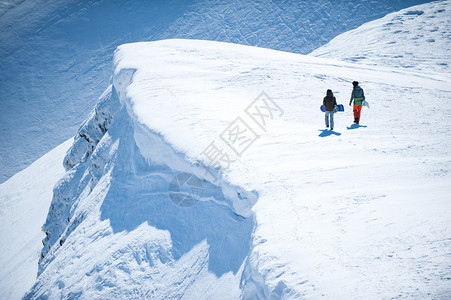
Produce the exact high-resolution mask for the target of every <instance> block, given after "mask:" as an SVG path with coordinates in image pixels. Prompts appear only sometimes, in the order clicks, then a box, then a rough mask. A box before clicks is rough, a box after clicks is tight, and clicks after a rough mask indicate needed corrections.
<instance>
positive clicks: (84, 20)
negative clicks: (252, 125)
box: [0, 0, 426, 182]
mask: <svg viewBox="0 0 451 300" xmlns="http://www.w3.org/2000/svg"><path fill="white" fill-rule="evenodd" d="M424 2H426V1H423V0H380V1H370V0H351V1H330V0H320V1H297V0H296V1H295V0H290V1H283V2H282V1H270V0H251V1H249V0H230V1H220V0H209V1H205V0H197V1H187V0H186V1H182V0H153V1H144V0H142V1H139V0H130V1H98V0H86V1H75V0H58V1H43V0H25V1H21V0H17V1H1V3H0V41H1V42H0V70H1V72H0V91H1V92H0V93H1V94H0V95H1V98H0V141H1V142H0V145H1V151H0V166H1V168H0V182H3V181H5V180H6V179H7V178H8V177H10V176H12V175H13V174H15V173H17V172H18V171H19V170H21V169H23V168H24V167H25V166H27V165H29V164H30V163H31V162H32V161H34V160H36V159H37V158H39V157H40V156H42V155H43V154H44V153H46V152H47V151H49V150H50V149H52V148H54V147H55V146H57V145H58V144H60V143H62V142H63V141H65V140H66V139H67V138H69V137H71V136H72V135H73V133H74V132H76V129H77V128H78V127H79V125H80V123H81V122H82V120H83V119H85V118H86V116H87V115H88V113H89V111H90V110H91V108H92V107H93V106H94V104H95V101H96V99H97V97H98V96H99V95H100V94H101V92H102V91H103V90H104V89H105V88H106V87H107V86H108V85H109V84H110V75H111V60H112V53H113V51H114V49H116V47H117V46H119V45H120V44H123V43H130V42H137V41H152V40H159V39H165V38H195V39H206V40H217V41H225V42H233V43H240V44H247V45H254V46H261V47H267V48H272V49H277V50H285V51H290V52H298V53H309V52H310V51H312V50H314V49H316V48H317V47H319V46H321V45H324V44H325V43H327V42H328V41H329V40H331V39H332V38H333V37H335V36H336V35H337V34H339V33H342V32H345V31H347V30H350V29H353V28H355V27H357V26H359V25H361V24H363V23H364V22H367V21H370V20H374V19H377V18H380V17H382V16H383V15H385V14H387V13H389V12H393V11H397V10H399V9H402V8H405V7H408V6H411V5H414V4H419V3H424Z"/></svg>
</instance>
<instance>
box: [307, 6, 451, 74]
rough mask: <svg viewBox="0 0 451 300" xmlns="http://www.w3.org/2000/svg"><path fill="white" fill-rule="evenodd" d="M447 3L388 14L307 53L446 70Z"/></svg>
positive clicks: (450, 23)
mask: <svg viewBox="0 0 451 300" xmlns="http://www.w3.org/2000/svg"><path fill="white" fill-rule="evenodd" d="M450 5H451V2H450V1H435V2H431V3H428V4H427V5H418V6H414V7H410V8H407V9H403V10H401V11H400V12H396V13H391V14H388V15H387V16H385V17H383V18H381V19H378V20H375V21H372V22H369V23H366V24H364V25H362V26H360V27H358V28H357V29H354V30H351V31H348V32H346V33H344V34H341V35H339V36H337V37H336V38H334V39H333V40H332V41H330V42H329V43H328V44H327V45H325V46H322V47H320V48H319V49H316V50H315V51H313V52H312V53H311V55H314V56H318V57H328V58H333V59H341V60H344V61H349V62H355V63H362V64H369V65H376V66H381V65H385V66H389V67H392V68H410V69H415V70H419V71H422V72H424V73H434V72H435V73H440V72H443V73H448V74H449V73H450V70H451V69H450V65H451V43H450V42H449V40H450V39H451V10H450ZM357 41H358V42H357Z"/></svg>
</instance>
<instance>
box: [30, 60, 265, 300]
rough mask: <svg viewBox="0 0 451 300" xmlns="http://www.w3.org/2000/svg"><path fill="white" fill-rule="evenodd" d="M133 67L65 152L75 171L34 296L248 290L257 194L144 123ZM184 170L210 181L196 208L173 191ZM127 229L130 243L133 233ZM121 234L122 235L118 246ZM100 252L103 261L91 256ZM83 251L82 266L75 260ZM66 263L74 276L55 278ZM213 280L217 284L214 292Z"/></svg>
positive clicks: (59, 192) (52, 226)
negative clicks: (134, 96)
mask: <svg viewBox="0 0 451 300" xmlns="http://www.w3.org/2000/svg"><path fill="white" fill-rule="evenodd" d="M133 74H134V70H131V69H123V70H119V71H118V72H117V74H116V75H115V78H114V84H113V86H112V87H110V88H108V89H107V90H106V91H105V93H104V94H103V96H102V97H101V98H100V100H99V102H98V104H97V106H96V108H95V109H94V110H93V112H92V113H91V115H90V117H89V118H88V119H87V120H86V121H85V122H84V124H83V125H82V126H81V127H80V129H79V133H78V136H77V138H76V139H75V141H74V144H73V145H72V147H71V149H69V151H68V153H67V155H66V158H65V160H64V162H65V167H66V169H68V170H69V172H68V173H67V174H66V175H65V177H64V178H63V179H61V180H60V181H59V182H58V184H57V185H56V187H55V189H54V198H53V201H52V204H51V208H50V210H49V215H48V218H47V221H46V224H45V225H44V227H43V230H44V231H45V233H46V238H45V239H44V241H43V243H44V248H43V250H42V254H41V260H40V263H39V276H40V277H39V278H40V280H38V282H37V284H36V285H35V287H34V288H33V289H32V290H31V292H30V293H28V294H27V295H26V297H25V298H26V299H28V298H30V299H34V298H39V297H51V298H52V297H55V296H56V295H59V296H62V297H69V298H71V297H77V296H83V297H88V298H89V297H91V296H92V297H95V298H98V297H100V298H110V297H112V296H113V295H114V296H118V295H119V296H120V297H138V298H141V297H146V298H149V297H150V298H157V299H168V298H169V299H173V298H180V297H182V296H183V295H184V296H186V295H190V294H192V295H193V296H192V297H194V298H199V297H200V298H210V297H211V295H215V297H216V296H220V295H223V296H222V297H221V298H231V299H233V298H237V297H239V295H240V278H241V275H240V274H241V273H242V272H243V268H244V264H245V262H246V259H247V256H248V255H249V253H250V246H251V234H252V232H253V229H254V219H253V216H252V213H251V211H250V208H251V207H252V205H253V204H255V202H256V199H257V195H256V193H255V192H252V191H246V190H244V189H242V188H240V187H237V186H231V185H230V184H227V183H226V182H222V183H216V184H213V183H210V182H209V181H207V180H206V179H205V171H206V170H207V169H208V168H207V167H200V166H196V165H192V164H191V163H190V162H188V161H187V160H186V158H185V157H184V155H183V154H181V153H178V152H177V151H175V150H174V149H173V148H172V147H171V146H170V145H169V144H167V143H166V142H165V141H164V138H163V137H162V136H161V135H159V134H158V133H156V132H152V131H151V130H149V128H147V127H145V126H144V125H142V124H140V123H139V122H137V121H136V120H135V119H134V117H133V113H132V109H131V106H130V105H131V103H130V99H129V98H128V97H127V96H125V95H126V90H127V87H128V85H129V84H130V83H131V82H132V76H133ZM120 107H122V108H120ZM118 108H119V109H118ZM182 171H183V172H191V173H193V176H196V175H197V176H198V177H199V178H201V180H202V197H201V198H200V199H199V203H197V204H196V205H195V206H193V207H183V206H177V205H175V203H173V202H172V201H170V199H169V198H168V186H169V183H170V181H171V180H172V179H173V178H174V176H176V175H177V173H178V172H182ZM194 174H196V175H194ZM238 195H239V196H238ZM237 201H240V202H247V203H248V204H247V206H243V205H237V204H236V202H237ZM143 224H145V225H143ZM86 230H88V231H90V232H91V234H92V235H93V236H90V237H88V236H86ZM124 233H127V234H126V235H127V236H128V235H130V236H131V240H130V238H127V239H125V240H124V238H123V237H121V236H123V235H124ZM112 239H113V240H117V241H119V240H120V241H121V242H119V243H118V245H117V247H113V248H114V250H112V249H110V248H111V241H112ZM81 245H83V246H82V247H81V248H79V246H81ZM102 245H103V246H102ZM102 247H107V248H106V249H105V248H102ZM130 247H132V249H130ZM99 249H103V251H106V252H107V253H108V254H105V253H103V252H101V253H99V252H98V251H99ZM111 251H113V252H111ZM96 252H97V253H98V255H100V256H101V257H103V258H101V257H99V256H97V258H96V259H93V258H90V257H91V256H92V255H93V254H94V253H96ZM74 255H76V256H77V257H79V258H80V259H81V260H83V261H84V263H83V268H80V266H77V265H78V263H77V264H74V265H73V268H72V267H70V265H72V263H70V261H72V259H73V258H74V257H73V256H74ZM110 255H111V256H112V257H110ZM112 259H113V261H112ZM68 264H69V265H68ZM48 268H50V269H51V270H49V271H47V269H48ZM55 268H56V269H55ZM58 268H63V269H64V270H66V271H65V272H67V271H68V270H70V271H69V272H70V278H67V277H66V275H65V274H62V273H60V275H57V276H54V273H53V272H55V271H57V269H58ZM118 270H120V272H121V273H123V274H116V273H117V271H118ZM46 271H47V272H46ZM60 271H62V269H61V270H60ZM57 272H59V271H57ZM113 273H114V275H113ZM158 277H161V278H160V279H158ZM99 278H101V279H99ZM41 279H42V281H41ZM67 280H69V281H67ZM130 281H131V282H132V283H130ZM147 281H148V283H147V284H146V283H145V282H147ZM133 282H134V283H133ZM207 282H210V284H213V285H215V286H216V288H214V289H213V290H212V291H207V290H205V283H207ZM162 284H164V285H162ZM53 286H54V287H58V289H53V288H52V287H53ZM212 293H213V294H212ZM90 295H91V296H90Z"/></svg>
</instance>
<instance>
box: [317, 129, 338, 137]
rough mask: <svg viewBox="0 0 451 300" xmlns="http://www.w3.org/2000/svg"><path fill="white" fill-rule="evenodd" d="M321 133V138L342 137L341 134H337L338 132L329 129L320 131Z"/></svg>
mask: <svg viewBox="0 0 451 300" xmlns="http://www.w3.org/2000/svg"><path fill="white" fill-rule="evenodd" d="M319 131H321V133H320V134H319V137H326V136H331V135H337V136H340V135H341V133H340V132H336V131H333V130H328V129H323V130H319Z"/></svg>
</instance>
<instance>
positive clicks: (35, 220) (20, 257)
mask: <svg viewBox="0 0 451 300" xmlns="http://www.w3.org/2000/svg"><path fill="white" fill-rule="evenodd" d="M72 141H73V139H70V140H68V141H66V142H64V143H63V144H61V145H60V146H58V147H56V148H55V149H53V150H52V151H50V152H49V153H47V154H46V155H44V156H43V157H41V158H40V159H38V160H37V161H35V162H34V163H33V164H31V165H30V166H29V167H28V168H26V169H25V170H23V171H21V172H19V173H17V174H16V175H14V176H13V177H11V178H10V179H9V180H8V181H6V182H4V183H2V184H0V240H1V241H2V242H1V243H0V253H1V256H0V270H1V271H0V299H20V298H22V297H23V295H24V294H25V293H26V292H27V290H28V289H29V288H30V287H31V286H32V285H33V284H34V282H35V281H36V275H37V272H38V261H39V256H40V252H41V250H42V242H41V241H42V239H43V238H44V236H45V235H44V233H43V232H42V230H41V226H42V224H43V223H44V222H45V218H46V216H47V213H48V210H49V207H50V203H51V202H52V192H53V187H54V185H55V183H56V182H57V181H58V180H59V179H60V178H61V177H62V176H63V174H64V168H63V164H62V161H63V158H64V155H65V153H66V151H67V149H68V148H69V147H70V146H71V144H72Z"/></svg>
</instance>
